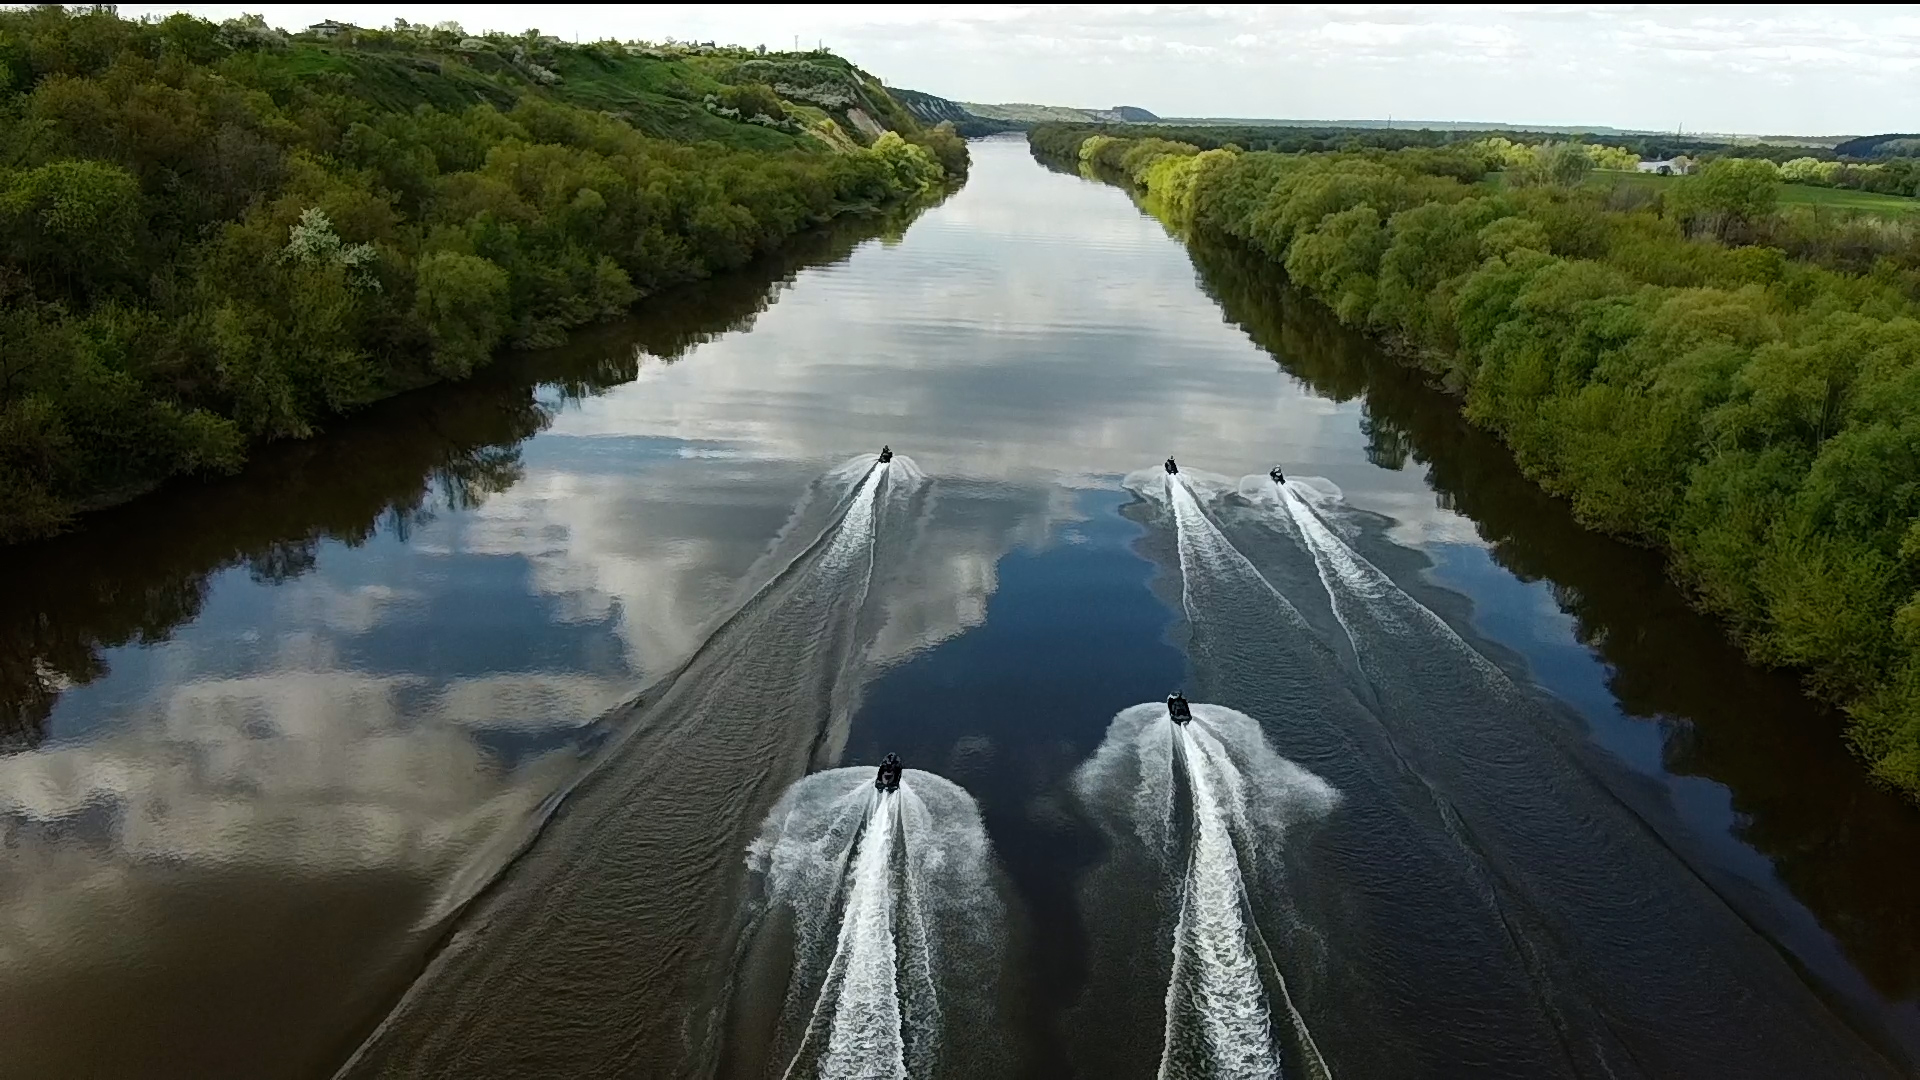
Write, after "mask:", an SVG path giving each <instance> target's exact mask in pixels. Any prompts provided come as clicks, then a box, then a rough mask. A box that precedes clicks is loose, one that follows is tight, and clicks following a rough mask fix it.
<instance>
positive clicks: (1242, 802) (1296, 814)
mask: <svg viewBox="0 0 1920 1080" xmlns="http://www.w3.org/2000/svg"><path fill="white" fill-rule="evenodd" d="M1192 709H1193V720H1192V721H1191V722H1189V723H1188V724H1185V725H1176V724H1174V723H1173V722H1172V721H1171V720H1169V719H1168V718H1167V711H1166V706H1164V705H1161V704H1152V705H1139V706H1135V707H1134V708H1131V709H1128V710H1126V711H1124V712H1122V713H1121V714H1120V715H1118V716H1116V717H1115V718H1114V721H1113V724H1112V726H1111V727H1110V728H1109V729H1108V733H1107V738H1106V741H1105V742H1103V743H1102V745H1101V746H1100V748H1099V750H1098V751H1096V752H1095V754H1094V756H1093V758H1092V759H1091V760H1089V761H1088V762H1087V764H1086V765H1085V766H1083V767H1082V769H1081V771H1080V773H1079V775H1078V777H1077V780H1076V785H1077V787H1078V788H1079V790H1080V793H1081V795H1082V797H1083V798H1084V799H1085V800H1086V801H1087V802H1088V803H1089V805H1090V806H1092V807H1093V808H1094V809H1095V810H1096V811H1098V812H1104V813H1112V814H1116V815H1118V816H1120V817H1123V818H1125V819H1127V823H1128V824H1129V825H1130V826H1131V827H1130V829H1129V830H1128V832H1130V833H1131V835H1132V837H1134V838H1137V839H1138V840H1139V842H1140V844H1141V846H1142V847H1143V848H1144V849H1145V852H1144V853H1145V854H1146V855H1147V856H1148V858H1149V859H1151V860H1152V861H1153V862H1155V863H1156V864H1157V865H1158V867H1159V869H1160V870H1161V871H1162V872H1163V873H1165V874H1167V875H1169V876H1170V877H1172V878H1174V879H1175V880H1177V881H1178V887H1177V890H1176V891H1175V893H1174V895H1173V896H1172V900H1173V905H1174V915H1175V923H1174V929H1173V934H1172V957H1171V961H1172V968H1171V975H1170V978H1169V980H1168V984H1167V993H1166V1002H1165V1029H1164V1033H1163V1044H1162V1052H1161V1059H1160V1067H1159V1072H1158V1075H1159V1076H1160V1077H1161V1078H1162V1080H1188V1078H1193V1080H1199V1078H1202V1077H1205V1078H1220V1080H1227V1078H1231V1080H1272V1078H1276V1077H1280V1076H1283V1075H1285V1074H1286V1072H1287V1070H1286V1069H1285V1068H1283V1056H1286V1055H1283V1052H1282V1046H1281V1044H1280V1043H1279V1042H1277V1041H1276V1038H1275V1031H1274V1013H1275V1005H1276V1004H1277V1005H1278V1006H1279V1008H1280V1010H1281V1016H1282V1022H1283V1023H1284V1024H1285V1025H1286V1034H1287V1036H1288V1038H1287V1039H1286V1040H1285V1043H1286V1045H1287V1047H1289V1048H1290V1050H1289V1051H1288V1053H1290V1055H1291V1056H1292V1057H1293V1058H1294V1059H1295V1066H1296V1068H1297V1070H1298V1072H1299V1074H1300V1075H1302V1076H1306V1077H1310V1078H1315V1080H1324V1078H1326V1077H1328V1076H1330V1075H1331V1074H1330V1073H1329V1071H1328V1070H1327V1066H1326V1063H1325V1061H1324V1060H1323V1059H1322V1058H1321V1056H1320V1053H1319V1050H1318V1048H1317V1047H1316V1046H1315V1045H1314V1043H1313V1038H1312V1035H1311V1033H1310V1032H1308V1030H1307V1028H1306V1024H1305V1022H1304V1021H1303V1020H1302V1019H1301V1017H1300V1015H1299V1013H1298V1011H1297V1010H1296V1009H1295V1008H1294V1006H1293V1003H1292V1001H1291V1000H1290V999H1288V996H1287V989H1286V981H1285V978H1284V977H1283V976H1282V974H1281V972H1280V971H1279V969H1278V968H1277V966H1275V964H1274V963H1273V960H1272V957H1271V956H1270V955H1269V953H1268V949H1267V947H1266V944H1265V941H1264V939H1263V937H1262V935H1261V933H1260V930H1259V927H1258V926H1257V925H1255V923H1254V922H1253V918H1252V912H1253V910H1254V906H1253V899H1254V898H1253V897H1252V896H1251V895H1250V894H1249V890H1248V884H1247V880H1246V878H1245V876H1244V875H1245V874H1246V872H1248V871H1249V870H1251V869H1253V868H1256V867H1257V866H1258V865H1259V864H1260V862H1261V859H1262V851H1263V849H1264V850H1265V851H1266V857H1267V858H1273V857H1275V856H1276V855H1277V853H1278V849H1279V845H1280V844H1281V843H1282V842H1283V839H1284V836H1285V834H1286V832H1287V830H1288V829H1289V828H1290V827H1291V826H1293V825H1295V824H1298V823H1300V822H1302V821H1306V820H1311V819H1314V818H1318V817H1322V816H1324V815H1325V814H1327V813H1328V812H1330V811H1331V810H1332V808H1333V807H1334V805H1336V804H1337V802H1338V799H1339V796H1338V793H1336V792H1335V791H1334V790H1333V788H1332V787H1330V786H1329V785H1328V784H1327V783H1326V782H1325V781H1323V780H1321V779H1320V778H1319V777H1317V776H1315V775H1313V774H1312V773H1310V772H1308V771H1306V770H1305V769H1302V768H1301V767H1299V766H1298V765H1295V764H1294V763H1292V762H1290V761H1287V760H1286V759H1285V758H1282V757H1281V756H1279V755H1278V754H1276V753H1274V752H1273V749H1272V748H1271V747H1270V746H1269V745H1268V744H1267V742H1266V738H1265V736H1264V735H1263V734H1262V733H1261V732H1260V729H1259V725H1258V724H1257V723H1255V722H1254V721H1253V719H1252V718H1251V717H1248V716H1246V715H1245V714H1244V713H1239V712H1236V711H1234V710H1232V709H1227V708H1223V707H1220V706H1215V705H1203V704H1196V705H1194V706H1192ZM1182 779H1184V781H1185V787H1186V791H1187V795H1188V799H1189V800H1190V801H1189V805H1188V806H1187V807H1186V808H1185V809H1187V810H1188V811H1189V813H1187V814H1184V815H1183V814H1181V813H1180V811H1181V809H1182V807H1181V806H1180V805H1179V799H1178V794H1179V788H1180V786H1181V780H1182ZM1182 823H1185V824H1187V826H1188V829H1187V835H1185V836H1184V837H1183V836H1181V835H1180V831H1181V830H1180V825H1181V824H1182ZM1269 985H1271V986H1272V987H1273V988H1274V989H1275V990H1276V991H1277V995H1278V997H1279V999H1280V1000H1279V1001H1278V1002H1277V1003H1276V1002H1272V1001H1269V993H1268V987H1269Z"/></svg>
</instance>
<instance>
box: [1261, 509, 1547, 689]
mask: <svg viewBox="0 0 1920 1080" xmlns="http://www.w3.org/2000/svg"><path fill="white" fill-rule="evenodd" d="M1274 490H1275V494H1276V496H1277V498H1278V500H1279V503H1280V506H1281V508H1282V509H1283V510H1284V511H1285V512H1286V514H1287V517H1288V520H1290V521H1292V522H1293V525H1294V527H1295V528H1296V529H1298V530H1299V531H1300V535H1301V537H1302V538H1303V539H1304V540H1305V541H1306V546H1307V549H1308V551H1309V552H1310V553H1311V554H1312V555H1313V562H1314V567H1315V569H1316V570H1317V571H1318V572H1319V574H1320V582H1321V584H1322V585H1323V586H1324V587H1325V588H1326V590H1327V594H1328V595H1329V596H1330V597H1331V598H1332V600H1333V606H1334V615H1335V617H1336V618H1338V619H1339V620H1340V625H1341V627H1342V628H1343V629H1344V630H1345V631H1346V632H1347V638H1348V640H1349V641H1351V642H1352V643H1353V647H1354V651H1355V652H1356V653H1357V654H1359V655H1361V657H1362V660H1363V662H1364V661H1368V660H1371V659H1372V657H1371V652H1372V649H1371V648H1370V647H1369V646H1368V645H1367V644H1366V643H1365V639H1366V638H1367V635H1365V634H1360V633H1357V632H1356V626H1355V621H1356V620H1355V619H1354V618H1353V617H1354V616H1356V615H1361V614H1364V615H1365V616H1366V617H1367V618H1369V619H1371V620H1372V621H1373V622H1375V623H1376V624H1377V625H1379V626H1380V627H1382V628H1383V629H1385V630H1387V631H1388V632H1390V633H1398V634H1409V633H1418V632H1419V631H1422V630H1425V631H1428V632H1431V633H1432V634H1434V635H1435V636H1437V637H1438V638H1439V640H1440V641H1442V642H1444V643H1445V644H1446V645H1447V646H1448V647H1449V648H1450V649H1452V650H1453V651H1454V652H1456V653H1457V654H1459V656H1460V658H1461V659H1463V660H1465V661H1466V662H1467V663H1468V664H1469V665H1470V666H1471V667H1472V669H1473V671H1474V673H1475V674H1476V675H1478V676H1479V677H1480V678H1481V679H1482V680H1483V681H1484V682H1486V683H1487V684H1489V685H1491V686H1494V687H1497V688H1499V689H1501V690H1503V691H1506V690H1511V689H1512V683H1511V680H1509V679H1508V678H1507V676H1506V673H1505V672H1503V671H1501V670H1500V669H1499V667H1497V666H1496V665H1495V664H1494V663H1493V661H1491V660H1488V659H1487V658H1486V657H1484V656H1482V655H1480V653H1479V651H1478V650H1476V649H1474V648H1473V647H1472V646H1471V645H1468V644H1467V643H1466V640H1465V639H1463V638H1462V637H1461V636H1460V635H1459V634H1457V633H1455V632H1454V629H1453V627H1451V626H1448V625H1447V623H1446V620H1444V619H1442V618H1441V617H1440V616H1438V615H1436V614H1434V612H1433V609H1431V608H1429V607H1427V606H1426V605H1425V604H1422V603H1421V602H1419V601H1418V600H1415V599H1414V598H1413V597H1411V596H1409V595H1407V592H1406V590H1404V589H1402V588H1401V587H1400V586H1398V585H1396V584H1394V582H1393V579H1392V578H1390V577H1388V576H1387V575H1386V574H1385V573H1383V572H1381V570H1380V568H1379V567H1377V566H1375V565H1373V563H1371V562H1369V561H1367V559H1366V558H1365V557H1364V556H1362V555H1361V554H1360V553H1359V552H1356V551H1354V550H1353V548H1352V547H1350V546H1348V544H1347V542H1346V541H1345V540H1342V539H1340V537H1338V536H1337V535H1335V534H1334V532H1333V530H1332V529H1329V528H1328V527H1327V525H1326V522H1324V521H1322V520H1321V519H1320V515H1319V513H1317V512H1316V511H1315V510H1314V509H1313V508H1312V507H1311V506H1309V505H1307V500H1306V499H1305V498H1304V497H1303V496H1301V495H1300V494H1299V493H1298V492H1296V491H1294V490H1293V489H1292V488H1291V487H1290V485H1289V484H1277V485H1275V486H1274ZM1355 604H1359V605H1361V606H1362V607H1363V608H1364V611H1363V612H1362V611H1356V610H1354V605H1355Z"/></svg>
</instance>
